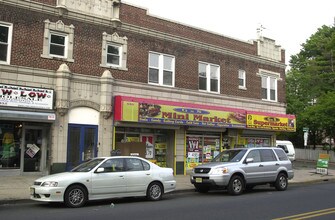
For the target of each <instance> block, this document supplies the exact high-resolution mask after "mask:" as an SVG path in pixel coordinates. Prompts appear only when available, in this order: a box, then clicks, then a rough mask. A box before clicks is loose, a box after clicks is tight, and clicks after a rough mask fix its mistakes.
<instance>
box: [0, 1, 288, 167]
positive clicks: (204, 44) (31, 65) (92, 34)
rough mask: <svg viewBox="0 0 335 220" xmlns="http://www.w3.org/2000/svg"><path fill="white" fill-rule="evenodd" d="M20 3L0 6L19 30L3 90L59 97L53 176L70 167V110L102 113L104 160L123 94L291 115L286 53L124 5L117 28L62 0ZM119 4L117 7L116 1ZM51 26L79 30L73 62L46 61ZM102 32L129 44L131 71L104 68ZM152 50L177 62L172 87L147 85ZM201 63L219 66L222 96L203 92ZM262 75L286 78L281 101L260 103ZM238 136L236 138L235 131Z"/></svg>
mask: <svg viewBox="0 0 335 220" xmlns="http://www.w3.org/2000/svg"><path fill="white" fill-rule="evenodd" d="M16 2H17V0H8V1H7V2H1V3H0V11H1V13H0V22H4V23H6V24H12V26H13V34H12V47H11V59H10V64H9V65H2V64H0V84H12V85H20V86H33V87H38V88H48V89H53V90H55V93H56V98H55V108H54V112H55V113H56V115H57V119H56V121H55V122H54V123H53V124H52V125H50V136H51V139H50V140H49V142H50V158H51V159H50V161H48V164H50V167H48V169H49V170H52V166H53V165H52V164H62V166H63V165H64V163H66V152H67V132H68V130H67V124H68V123H70V122H69V121H70V119H69V118H70V116H69V115H71V110H73V109H76V108H81V107H84V108H89V109H94V111H96V112H98V114H99V113H100V115H101V116H100V118H99V119H98V125H99V128H98V134H99V137H98V139H99V140H98V142H99V152H98V155H99V156H106V155H108V154H109V152H110V151H111V148H112V146H113V141H114V139H113V138H115V137H113V132H114V131H113V129H114V127H113V126H112V125H113V124H114V122H113V115H112V114H113V110H112V107H114V106H112V100H113V97H114V96H117V95H121V96H130V97H139V98H147V99H156V100H157V99H161V100H169V101H174V102H185V103H194V104H206V105H216V106H221V107H229V108H237V109H244V110H250V111H260V112H266V113H272V114H277V113H278V114H285V110H286V104H285V51H284V50H281V52H280V55H281V59H280V60H271V59H269V58H267V57H264V56H262V55H260V54H259V51H258V46H259V41H258V40H254V41H252V42H244V41H240V40H237V39H232V38H229V37H226V36H223V35H218V34H215V33H211V32H208V31H206V30H201V29H197V28H194V27H190V26H187V25H183V24H180V23H176V22H172V21H169V20H164V19H161V18H157V17H154V16H150V15H148V14H147V11H146V10H145V9H142V8H138V7H135V6H132V5H127V4H123V3H121V4H120V13H119V19H120V21H121V22H122V25H121V26H119V25H118V22H114V23H113V21H111V20H108V19H103V18H101V17H94V16H89V15H86V14H85V13H79V12H76V11H71V10H70V11H66V10H65V11H61V10H60V9H59V8H57V7H56V5H57V1H56V0H35V1H31V2H29V5H27V4H28V2H27V1H23V0H21V1H18V2H20V3H17V4H16ZM64 2H66V1H64ZM113 2H114V1H113ZM115 4H116V6H118V5H119V3H118V2H117V1H116V3H115ZM42 6H43V7H42ZM46 20H49V21H50V22H52V23H57V22H58V21H61V23H62V24H64V25H65V26H71V25H73V26H74V41H73V60H74V61H73V62H72V61H67V60H65V59H62V58H45V57H42V56H41V55H42V54H43V46H45V45H44V44H45V39H44V34H45V21H46ZM104 32H106V33H107V34H108V35H112V34H114V33H116V34H117V35H118V36H120V37H126V38H127V47H128V49H127V65H126V69H118V68H108V67H104V66H102V65H101V60H102V59H101V57H102V43H103V33H104ZM150 51H152V52H158V53H163V54H168V55H172V56H174V57H175V86H174V87H162V86H155V85H151V84H148V56H149V55H148V54H149V52H150ZM200 61H202V62H207V63H211V64H215V65H219V66H220V93H219V94H216V93H207V92H202V91H199V89H198V87H199V78H198V62H200ZM239 69H243V70H245V71H246V89H239V86H238V70H239ZM260 70H266V71H270V72H273V73H276V74H279V75H280V79H281V80H278V87H277V94H278V101H277V102H267V101H263V100H262V98H261V77H260V76H259V74H258V73H259V71H260ZM83 118H85V117H83ZM0 120H1V116H0ZM60 128H61V129H60ZM186 130H187V128H186V127H185V128H183V127H182V128H180V129H179V130H177V131H176V133H175V135H176V140H177V141H176V142H177V143H176V146H173V147H174V148H175V149H176V152H177V153H176V155H175V158H177V159H176V160H177V162H179V163H182V161H184V156H185V155H183V154H184V152H185V151H184V147H185V146H183V144H184V143H183V142H184V140H185V139H184V135H185V132H186ZM216 132H223V131H222V130H217V131H216ZM233 133H234V134H235V133H236V134H237V129H236V130H233ZM267 135H268V136H271V138H270V139H271V141H273V140H274V138H275V134H274V133H270V134H267ZM173 141H174V139H173ZM173 141H171V142H173ZM171 158H174V157H171ZM171 161H173V159H171ZM173 165H175V164H173ZM176 166H177V165H176ZM178 166H179V165H178ZM180 166H183V165H180Z"/></svg>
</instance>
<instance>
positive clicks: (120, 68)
mask: <svg viewBox="0 0 335 220" xmlns="http://www.w3.org/2000/svg"><path fill="white" fill-rule="evenodd" d="M100 67H104V68H108V69H114V70H123V71H128V68H127V67H121V66H111V65H106V64H100Z"/></svg>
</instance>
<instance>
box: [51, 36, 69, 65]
mask: <svg viewBox="0 0 335 220" xmlns="http://www.w3.org/2000/svg"><path fill="white" fill-rule="evenodd" d="M52 35H54V36H61V37H64V45H59V46H64V55H63V56H61V55H58V54H52V53H51V46H52V43H51V37H52ZM68 38H69V36H68V35H67V34H63V33H57V32H53V31H50V36H49V56H51V57H58V58H67V53H68V44H69V43H68Z"/></svg>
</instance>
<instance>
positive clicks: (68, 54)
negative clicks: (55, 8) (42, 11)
mask: <svg viewBox="0 0 335 220" xmlns="http://www.w3.org/2000/svg"><path fill="white" fill-rule="evenodd" d="M44 24H45V25H44V43H43V54H42V55H41V57H43V58H48V59H54V58H60V59H64V61H68V62H74V60H73V43H74V26H73V25H64V23H63V22H62V21H61V20H59V21H57V22H50V21H49V20H45V21H44Z"/></svg>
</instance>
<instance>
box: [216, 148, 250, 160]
mask: <svg viewBox="0 0 335 220" xmlns="http://www.w3.org/2000/svg"><path fill="white" fill-rule="evenodd" d="M246 152H247V149H236V150H235V149H232V150H225V151H222V152H221V153H220V154H219V155H217V156H216V157H215V158H214V159H213V160H212V162H239V161H240V160H241V159H242V157H243V156H244V154H245V153H246Z"/></svg>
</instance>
